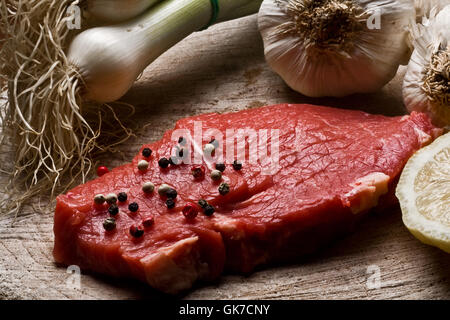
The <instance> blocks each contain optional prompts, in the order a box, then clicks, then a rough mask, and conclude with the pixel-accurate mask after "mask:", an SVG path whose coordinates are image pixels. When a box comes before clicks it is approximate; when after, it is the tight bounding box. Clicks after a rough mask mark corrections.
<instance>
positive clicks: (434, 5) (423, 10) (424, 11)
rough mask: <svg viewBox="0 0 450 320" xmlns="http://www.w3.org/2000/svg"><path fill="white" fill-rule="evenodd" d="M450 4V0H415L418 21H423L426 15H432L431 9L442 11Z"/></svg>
mask: <svg viewBox="0 0 450 320" xmlns="http://www.w3.org/2000/svg"><path fill="white" fill-rule="evenodd" d="M449 4H450V0H415V1H414V7H415V8H416V16H417V22H421V21H422V19H423V18H424V17H430V14H431V10H433V9H434V10H437V12H439V11H441V10H442V9H443V8H444V7H445V6H447V5H449Z"/></svg>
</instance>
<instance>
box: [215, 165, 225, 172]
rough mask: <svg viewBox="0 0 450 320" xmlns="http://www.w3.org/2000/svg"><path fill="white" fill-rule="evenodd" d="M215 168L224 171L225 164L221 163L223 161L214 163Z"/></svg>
mask: <svg viewBox="0 0 450 320" xmlns="http://www.w3.org/2000/svg"><path fill="white" fill-rule="evenodd" d="M216 169H217V170H219V171H220V172H224V171H225V164H223V163H216Z"/></svg>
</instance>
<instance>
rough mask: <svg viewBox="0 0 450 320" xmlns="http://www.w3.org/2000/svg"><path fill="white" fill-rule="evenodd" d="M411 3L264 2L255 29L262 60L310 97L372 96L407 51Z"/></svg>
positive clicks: (347, 0) (406, 56)
mask: <svg viewBox="0 0 450 320" xmlns="http://www.w3.org/2000/svg"><path fill="white" fill-rule="evenodd" d="M414 18H415V10H414V7H413V3H412V1H411V0H380V1H368V0H264V2H263V4H262V6H261V9H260V11H259V16H258V25H259V30H260V32H261V35H262V38H263V40H264V50H265V56H266V60H267V62H268V63H269V65H270V66H271V68H272V69H273V70H274V71H275V72H277V73H278V74H279V75H280V76H281V77H282V78H283V79H284V81H285V82H286V83H287V84H288V85H289V86H290V87H291V88H292V89H294V90H296V91H298V92H300V93H302V94H304V95H307V96H311V97H319V96H345V95H349V94H353V93H357V92H373V91H376V90H378V89H380V88H381V87H382V86H383V85H385V84H386V83H387V82H389V81H390V80H391V79H392V78H393V77H394V76H395V74H396V71H397V69H398V67H399V65H400V64H402V63H404V64H406V63H407V61H408V59H409V56H410V53H411V52H410V49H409V48H408V45H407V41H406V40H407V31H406V27H407V25H408V24H409V22H410V21H411V19H414Z"/></svg>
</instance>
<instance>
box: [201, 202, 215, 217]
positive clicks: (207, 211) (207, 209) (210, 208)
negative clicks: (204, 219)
mask: <svg viewBox="0 0 450 320" xmlns="http://www.w3.org/2000/svg"><path fill="white" fill-rule="evenodd" d="M214 212H215V209H214V207H213V206H212V205H210V204H208V205H206V207H205V208H204V209H203V213H204V214H205V216H208V217H209V216H212V215H213V213H214Z"/></svg>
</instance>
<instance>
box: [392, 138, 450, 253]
mask: <svg viewBox="0 0 450 320" xmlns="http://www.w3.org/2000/svg"><path fill="white" fill-rule="evenodd" d="M396 195H397V198H398V199H399V200H400V207H401V209H402V217H403V223H404V224H405V225H406V227H407V228H408V229H409V231H411V233H412V234H413V235H414V236H415V237H416V238H417V239H419V240H420V241H422V242H423V243H426V244H429V245H432V246H436V247H438V248H441V249H442V250H444V251H446V252H448V253H450V133H447V134H445V135H443V136H441V137H440V138H438V139H436V140H435V141H434V142H433V143H432V144H430V145H429V146H427V147H425V148H423V149H421V150H419V151H418V152H417V153H416V154H414V156H412V157H411V159H409V161H408V163H407V164H406V166H405V169H404V170H403V173H402V175H401V177H400V181H399V183H398V186H397V190H396Z"/></svg>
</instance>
